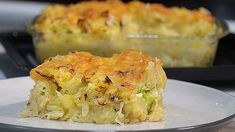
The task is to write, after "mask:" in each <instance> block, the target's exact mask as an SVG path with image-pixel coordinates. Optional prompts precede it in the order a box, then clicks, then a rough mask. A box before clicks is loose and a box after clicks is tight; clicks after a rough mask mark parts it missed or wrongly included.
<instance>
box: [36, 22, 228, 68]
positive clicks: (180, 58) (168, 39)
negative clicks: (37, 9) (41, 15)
mask: <svg viewBox="0 0 235 132" xmlns="http://www.w3.org/2000/svg"><path fill="white" fill-rule="evenodd" d="M216 25H217V27H218V28H217V29H218V30H217V32H216V33H215V34H213V35H210V36H182V37H181V36H166V35H154V34H123V35H122V38H123V39H121V41H116V42H111V41H109V40H105V39H97V40H94V41H93V42H92V41H90V44H82V43H79V40H78V39H74V38H78V36H77V34H65V35H64V36H63V38H56V37H53V34H51V33H39V32H34V33H32V37H33V42H34V47H35V52H36V56H37V59H38V60H39V62H42V61H43V60H45V59H46V58H49V57H52V56H55V55H57V54H65V53H67V52H69V51H75V50H76V51H88V52H91V53H92V54H95V55H100V56H111V55H112V54H114V53H120V52H121V51H123V50H125V49H135V50H138V51H142V52H143V53H145V54H148V55H150V56H152V57H158V58H159V59H161V61H162V63H163V66H164V67H206V66H211V65H212V63H213V60H214V57H215V54H216V50H217V45H218V40H219V39H220V38H222V37H223V36H225V35H226V34H227V33H228V28H227V25H226V23H225V22H223V21H220V20H216ZM79 37H80V38H82V36H81V35H79ZM52 38H53V39H52ZM64 38H65V39H64Z"/></svg>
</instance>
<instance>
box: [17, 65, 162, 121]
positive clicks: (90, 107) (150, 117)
mask: <svg viewBox="0 0 235 132" xmlns="http://www.w3.org/2000/svg"><path fill="white" fill-rule="evenodd" d="M37 74H38V75H37V76H40V77H38V79H34V80H35V83H36V84H35V86H34V88H33V89H32V90H31V95H30V99H29V101H28V103H27V106H26V107H25V110H24V111H23V112H22V113H21V117H40V118H44V119H49V120H66V121H73V122H87V123H118V124H123V123H135V122H141V121H159V120H161V119H163V117H164V107H163V104H162V93H163V89H164V86H165V83H166V76H165V73H164V71H163V69H162V67H161V65H157V64H155V63H153V62H149V63H148V65H147V66H146V68H145V70H144V73H143V74H142V75H141V78H140V79H139V80H138V81H137V83H136V84H135V85H134V84H130V83H122V84H119V83H118V78H115V77H114V76H111V75H105V74H101V73H99V72H97V73H96V74H94V75H93V76H91V77H84V76H83V75H81V74H75V75H74V76H70V73H69V72H68V71H67V70H64V69H60V70H59V72H58V73H57V74H54V75H53V76H52V75H51V76H48V75H44V73H42V72H38V73H37ZM66 74H67V75H66ZM128 74H130V73H128V72H123V71H120V72H119V73H118V75H119V76H123V77H125V76H128ZM133 85H134V87H132V86H133ZM130 87H132V88H130Z"/></svg>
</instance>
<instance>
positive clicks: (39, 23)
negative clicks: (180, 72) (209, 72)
mask: <svg viewBox="0 0 235 132" xmlns="http://www.w3.org/2000/svg"><path fill="white" fill-rule="evenodd" d="M140 9H141V10H140ZM30 31H31V33H32V35H33V39H34V44H35V50H36V55H37V58H38V60H39V61H40V62H43V60H45V59H46V58H48V57H51V56H55V55H57V54H64V53H67V52H69V51H71V50H77V51H88V52H91V53H93V54H95V55H99V56H111V55H112V54H113V53H120V52H122V51H124V50H126V49H135V50H138V51H142V52H143V53H145V54H148V55H150V56H152V57H156V56H157V57H159V58H160V59H161V60H162V62H163V64H164V66H165V67H182V66H183V67H185V66H208V65H211V64H212V62H213V58H214V55H215V52H216V48H217V42H218V38H219V34H221V33H222V32H223V31H222V28H221V26H220V25H219V24H218V23H216V20H215V18H214V17H213V16H212V15H211V14H210V12H209V11H207V10H206V9H204V8H200V9H197V10H189V9H186V8H179V7H171V8H169V7H165V6H164V5H161V4H149V3H148V4H147V3H143V2H139V1H131V2H129V3H123V2H121V1H118V0H111V1H102V2H98V1H89V2H80V3H77V4H72V5H67V6H65V5H49V6H48V7H47V8H45V9H44V10H43V11H42V12H41V14H40V15H39V16H38V18H37V19H36V21H35V23H34V24H33V25H32V27H31V28H30ZM169 47H170V48H169Z"/></svg>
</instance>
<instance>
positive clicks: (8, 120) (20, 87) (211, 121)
mask: <svg viewBox="0 0 235 132" xmlns="http://www.w3.org/2000/svg"><path fill="white" fill-rule="evenodd" d="M32 87H33V81H32V80H31V79H30V78H29V77H21V78H13V79H7V80H2V81H0V129H4V130H18V131H19V130H22V131H49V130H52V131H53V130H56V131H58V130H66V131H68V130H88V131H97V130H101V131H131V130H132V131H141V130H145V131H146V130H158V131H165V130H167V131H169V130H178V131H180V130H183V131H185V130H195V129H197V130H200V129H207V128H214V127H218V126H219V127H221V126H222V125H225V124H226V123H228V122H229V121H231V120H232V118H233V117H234V115H235V99H234V98H233V97H232V96H230V95H228V94H225V93H223V92H221V91H218V90H215V89H212V88H209V87H205V86H201V85H197V84H192V83H187V82H182V81H176V80H171V79H169V80H168V82H167V86H166V90H165V93H164V104H165V106H166V118H165V120H164V121H161V122H152V123H150V122H144V123H139V124H131V125H112V124H106V125H98V124H89V123H72V122H64V121H50V120H42V119H38V118H18V117H17V115H18V114H19V113H20V112H21V111H22V110H23V107H24V105H25V102H26V101H27V99H28V95H29V91H30V89H32Z"/></svg>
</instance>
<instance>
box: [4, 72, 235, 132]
mask: <svg viewBox="0 0 235 132" xmlns="http://www.w3.org/2000/svg"><path fill="white" fill-rule="evenodd" d="M27 78H28V79H30V76H23V77H14V78H7V79H3V80H0V82H2V81H9V80H14V79H27ZM169 80H170V81H173V82H178V83H184V84H188V85H194V86H200V87H203V88H206V89H210V90H213V91H216V92H219V93H222V94H224V95H226V96H228V97H230V98H232V99H234V100H235V96H233V95H231V94H229V93H225V92H223V91H221V90H218V89H215V88H212V87H208V86H204V85H201V84H196V83H192V82H186V81H181V80H176V79H168V81H169ZM234 118H235V112H234V113H233V114H232V115H230V116H227V117H225V118H222V119H220V120H217V121H213V122H209V123H203V124H199V125H194V126H186V127H177V128H168V129H151V130H113V131H120V132H124V131H131V132H135V131H136V132H141V131H147V132H153V131H156V132H166V131H167V132H169V131H191V130H203V129H207V128H214V127H218V126H223V125H226V124H228V123H230V122H232V121H233V119H234ZM0 129H1V130H9V131H28V132H35V131H36V132H53V131H55V132H57V131H58V132H64V131H66V132H67V131H69V132H75V131H76V132H90V131H93V130H69V129H54V128H37V127H30V126H21V125H13V124H7V123H0ZM100 131H108V130H100Z"/></svg>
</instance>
